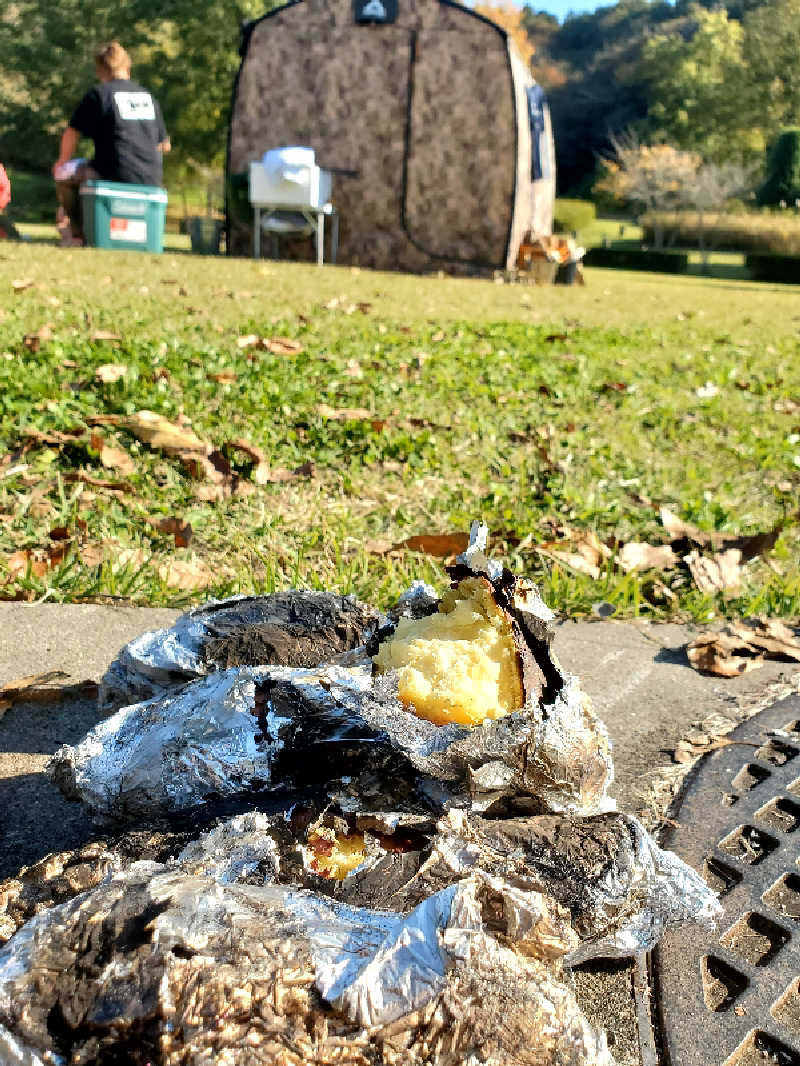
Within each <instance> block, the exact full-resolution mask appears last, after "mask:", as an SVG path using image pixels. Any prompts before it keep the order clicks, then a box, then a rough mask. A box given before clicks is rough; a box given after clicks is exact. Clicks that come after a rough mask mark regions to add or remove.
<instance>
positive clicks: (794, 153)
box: [756, 129, 800, 207]
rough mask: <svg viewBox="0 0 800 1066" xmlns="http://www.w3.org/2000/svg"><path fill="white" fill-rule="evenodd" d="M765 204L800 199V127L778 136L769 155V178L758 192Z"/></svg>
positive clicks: (790, 201) (774, 204)
mask: <svg viewBox="0 0 800 1066" xmlns="http://www.w3.org/2000/svg"><path fill="white" fill-rule="evenodd" d="M756 199H757V200H758V202H759V203H760V204H763V205H765V206H772V207H776V206H777V205H778V204H779V203H781V201H783V202H784V203H787V204H793V203H794V202H795V200H797V199H800V129H788V130H784V131H783V133H781V135H780V136H779V137H778V139H777V140H776V141H775V143H774V144H773V145H772V147H771V148H770V150H769V155H768V156H767V180H766V181H765V182H764V184H763V185H762V186H761V187H760V189H759V190H758V192H757V193H756Z"/></svg>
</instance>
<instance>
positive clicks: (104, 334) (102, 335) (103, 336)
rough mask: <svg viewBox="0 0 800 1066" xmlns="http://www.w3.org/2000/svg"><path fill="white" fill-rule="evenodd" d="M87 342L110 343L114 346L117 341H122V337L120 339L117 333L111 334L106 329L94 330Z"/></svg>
mask: <svg viewBox="0 0 800 1066" xmlns="http://www.w3.org/2000/svg"><path fill="white" fill-rule="evenodd" d="M89 340H91V341H110V342H111V343H112V344H116V343H117V342H118V341H121V340H122V337H120V335H119V333H112V331H111V330H108V329H96V330H95V331H94V333H91V334H90V335H89ZM126 369H127V368H126Z"/></svg>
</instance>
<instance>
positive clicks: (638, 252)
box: [583, 248, 689, 274]
mask: <svg viewBox="0 0 800 1066" xmlns="http://www.w3.org/2000/svg"><path fill="white" fill-rule="evenodd" d="M583 261H584V263H585V264H586V266H597V267H615V268H616V269H617V270H652V271H653V272H654V273H657V274H685V273H686V270H687V268H688V266H689V255H688V253H687V252H670V251H656V250H654V249H652V248H590V249H589V251H588V252H587V253H586V255H585V257H584V260H583Z"/></svg>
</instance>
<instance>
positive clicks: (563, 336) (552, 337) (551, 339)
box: [545, 333, 569, 344]
mask: <svg viewBox="0 0 800 1066" xmlns="http://www.w3.org/2000/svg"><path fill="white" fill-rule="evenodd" d="M568 337H569V334H568V333H548V334H547V336H546V337H545V342H546V343H547V344H555V342H556V341H565V340H567V339H568Z"/></svg>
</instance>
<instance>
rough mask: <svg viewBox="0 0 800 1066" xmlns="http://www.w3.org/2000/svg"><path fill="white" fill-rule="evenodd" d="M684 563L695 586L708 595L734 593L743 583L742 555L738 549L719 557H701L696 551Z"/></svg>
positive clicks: (687, 556)
mask: <svg viewBox="0 0 800 1066" xmlns="http://www.w3.org/2000/svg"><path fill="white" fill-rule="evenodd" d="M683 561H684V562H685V563H686V565H687V566H688V568H689V573H690V574H691V575H692V578H693V580H694V583H695V585H697V587H698V588H699V589H700V591H701V592H705V593H706V594H707V595H714V594H715V593H717V592H722V593H733V592H735V591H736V590H737V589H738V588H739V587H740V585H741V583H742V553H741V552H740V551H739V549H738V548H728V549H727V551H723V552H719V553H718V554H717V555H701V554H700V552H699V551H697V549H695V550H694V551H691V552H689V554H688V555H686V556H684V560H683Z"/></svg>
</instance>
